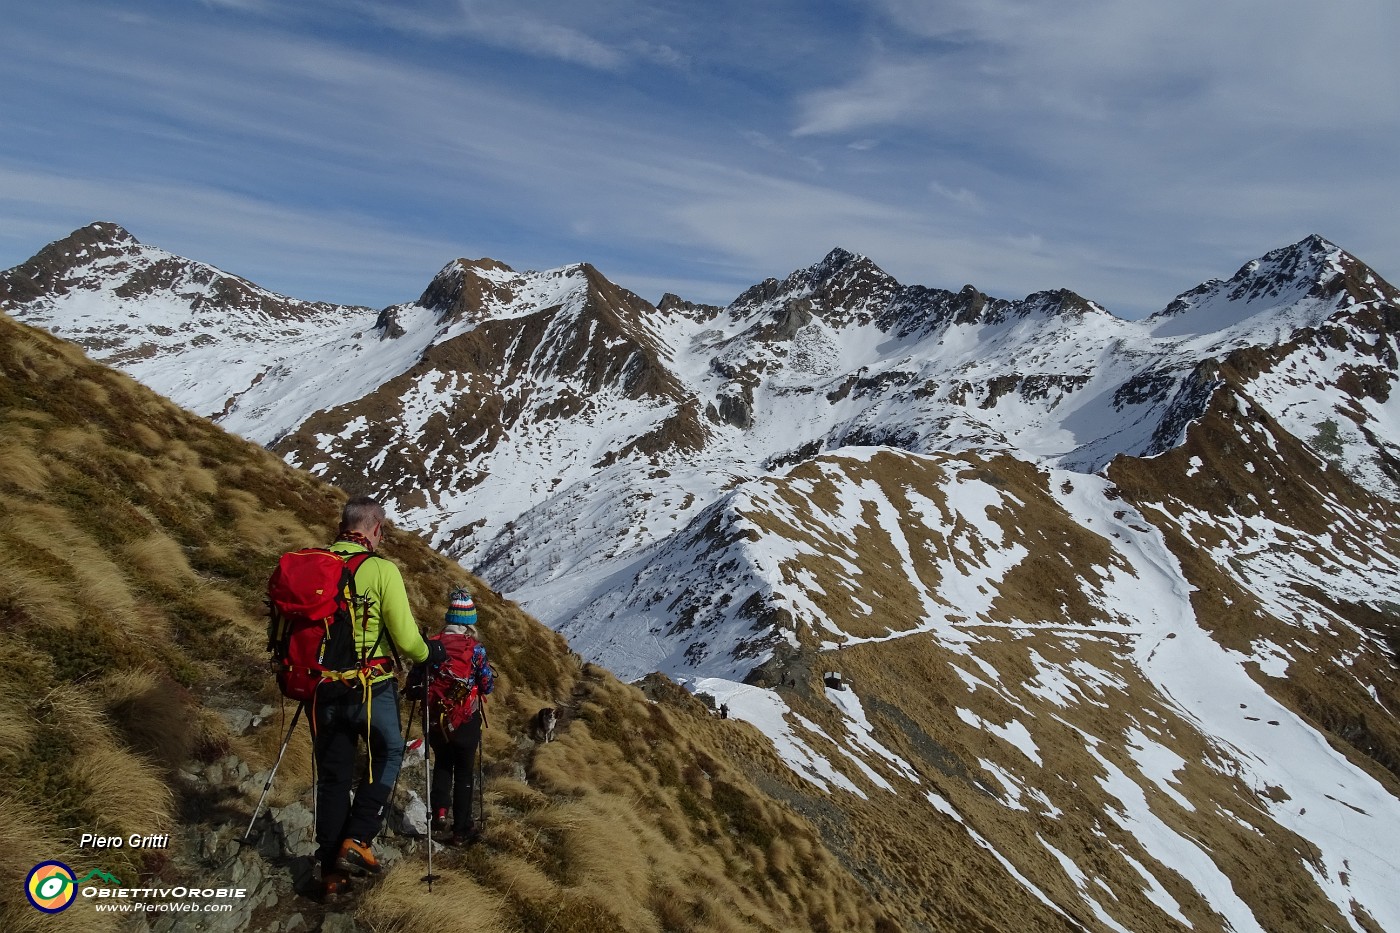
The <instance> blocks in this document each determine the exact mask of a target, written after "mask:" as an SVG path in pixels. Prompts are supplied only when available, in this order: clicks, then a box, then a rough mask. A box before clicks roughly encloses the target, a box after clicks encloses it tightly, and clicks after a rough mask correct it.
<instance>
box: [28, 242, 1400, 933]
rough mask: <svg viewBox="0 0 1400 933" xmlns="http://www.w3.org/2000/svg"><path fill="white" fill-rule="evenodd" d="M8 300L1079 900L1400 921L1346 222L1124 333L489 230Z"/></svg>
mask: <svg viewBox="0 0 1400 933" xmlns="http://www.w3.org/2000/svg"><path fill="white" fill-rule="evenodd" d="M0 305H3V307H4V308H5V309H6V311H7V312H8V313H10V314H12V315H13V316H15V317H17V318H18V319H20V320H23V321H25V322H28V323H31V324H37V325H40V326H43V327H45V328H47V329H49V330H51V331H53V332H54V333H56V334H59V335H60V336H63V337H66V338H68V339H70V340H73V341H75V342H76V343H78V344H79V345H81V346H83V347H84V348H85V349H86V350H87V351H88V352H89V354H91V355H92V356H93V357H95V358H96V359H98V360H101V361H104V362H108V363H110V364H111V365H114V366H117V367H120V368H122V369H124V370H126V371H127V372H129V373H131V374H132V375H133V376H135V377H136V378H137V379H139V380H140V381H142V382H144V383H146V384H147V385H149V386H151V387H152V388H154V389H156V390H157V391H158V392H160V393H162V394H164V395H166V396H168V397H169V398H171V399H173V400H175V401H177V402H179V403H180V404H181V405H184V406H186V407H187V408H190V409H192V410H194V411H196V412H198V413H200V414H203V415H206V416H208V417H210V418H212V419H214V420H215V421H217V422H219V423H220V424H222V425H223V426H225V427H227V428H228V429H230V430H233V431H235V432H237V433H239V434H242V435H244V436H246V437H248V438H250V439H253V440H256V441H258V442H260V443H263V444H265V445H267V446H269V447H270V448H271V449H273V450H275V451H276V452H277V453H279V454H281V455H282V456H283V457H284V458H286V459H287V460H288V461H289V462H291V463H292V464H294V465H297V466H300V467H303V468H305V469H307V470H309V471H311V472H312V473H314V474H316V475H318V476H321V477H323V478H326V479H328V480H330V481H331V482H333V483H335V484H337V485H339V486H341V487H343V488H345V489H347V490H351V491H366V492H373V493H376V494H379V495H382V496H384V497H385V498H386V499H387V500H388V501H389V502H390V503H391V506H392V509H393V512H394V514H395V515H396V517H397V519H398V520H399V521H401V522H402V523H404V524H405V525H407V526H409V527H411V528H414V529H416V530H419V531H421V532H422V533H423V534H424V535H425V536H427V537H428V538H429V539H430V540H431V541H432V542H433V543H434V544H435V546H438V547H440V548H442V549H444V550H445V551H447V552H448V553H450V554H452V555H453V556H455V557H456V558H458V559H459V560H461V561H462V562H463V563H464V564H466V565H467V566H469V567H471V568H472V569H474V570H475V571H476V572H477V573H478V574H479V575H481V576H482V577H483V578H484V579H487V580H489V581H491V583H492V585H493V586H495V587H497V588H499V589H500V590H502V591H504V592H506V593H507V594H508V595H509V596H511V597H512V598H514V599H517V600H519V601H520V602H521V603H522V604H523V605H524V606H525V607H526V608H528V609H529V610H530V611H531V612H533V613H535V614H536V615H538V616H539V617H540V618H541V619H543V620H544V621H546V622H547V623H549V624H550V625H551V626H553V627H555V628H557V629H558V630H560V631H561V632H563V633H564V634H566V635H567V636H568V637H569V639H570V641H571V643H572V644H573V646H574V647H575V648H576V650H578V651H579V652H581V653H582V654H583V655H584V656H586V657H590V658H592V659H595V660H597V661H599V662H600V663H602V664H603V665H605V666H607V667H609V668H611V669H613V670H614V671H615V672H617V673H618V674H619V675H621V676H623V677H625V678H628V679H632V678H638V677H641V676H643V675H645V674H647V673H649V672H651V671H658V670H659V671H662V672H664V673H665V674H667V675H669V676H670V677H672V678H674V679H677V680H680V681H682V682H685V683H687V684H688V685H689V686H690V688H691V689H693V690H697V691H700V692H703V693H706V694H708V695H710V696H712V697H714V698H715V699H716V701H717V702H724V703H726V704H727V705H728V706H729V707H730V708H731V709H732V710H733V711H734V713H735V715H737V716H740V717H742V718H746V719H748V720H749V721H752V722H754V723H755V724H757V725H759V726H760V728H763V729H764V731H765V732H766V733H767V734H768V735H769V736H770V738H772V740H773V741H774V744H775V748H776V749H777V750H778V752H779V754H780V755H782V757H783V758H784V759H785V760H787V761H788V762H789V764H790V766H791V768H792V770H793V771H794V773H796V774H798V775H800V776H801V777H802V778H804V779H805V780H806V781H807V782H808V783H810V784H813V785H816V786H817V787H820V788H822V789H824V790H826V791H829V792H831V793H833V794H835V793H837V792H838V791H844V792H845V793H846V794H847V795H851V796H849V797H847V798H843V799H844V800H846V801H847V803H843V804H842V806H848V805H849V806H852V807H857V808H859V807H861V806H863V805H862V804H859V803H857V802H855V801H857V800H866V801H869V800H873V799H879V798H880V795H881V794H882V793H888V794H892V796H893V798H895V799H898V800H900V801H902V803H901V804H900V806H901V807H902V808H904V809H902V810H901V813H902V817H901V818H903V819H906V820H909V821H913V822H914V823H916V824H919V823H923V822H926V821H934V822H937V821H940V820H942V821H947V820H954V821H956V822H958V823H960V824H962V825H964V826H965V827H966V832H967V833H968V835H969V838H970V839H972V840H973V841H974V842H975V843H976V844H977V845H979V846H983V847H985V848H986V849H987V851H989V852H993V853H996V855H995V857H996V859H997V860H998V861H1000V862H1001V864H1002V865H1003V867H1005V866H1008V865H1009V866H1010V868H1009V869H1008V870H1009V871H1012V873H1013V874H1014V875H1016V876H1017V877H1018V879H1019V880H1020V881H1021V882H1022V883H1023V884H1025V885H1026V887H1027V888H1028V889H1030V890H1032V891H1033V892H1040V894H1039V895H1038V896H1040V898H1041V899H1042V900H1043V901H1044V902H1045V903H1047V904H1053V905H1060V906H1057V907H1056V909H1057V910H1061V912H1062V913H1063V910H1062V905H1064V904H1065V903H1067V900H1066V896H1065V895H1064V894H1063V891H1062V890H1060V886H1064V885H1067V886H1068V887H1067V888H1066V890H1073V891H1075V892H1077V893H1075V894H1074V895H1073V898H1077V903H1080V904H1081V905H1082V906H1083V910H1082V912H1079V913H1074V912H1071V913H1068V914H1065V916H1066V917H1067V919H1068V921H1069V922H1072V923H1073V924H1079V925H1080V926H1082V927H1086V928H1090V929H1129V930H1139V929H1158V928H1163V929H1181V928H1187V927H1190V928H1196V929H1235V930H1245V929H1268V930H1279V929H1299V930H1305V929H1307V930H1311V929H1324V928H1334V929H1357V930H1368V929H1400V886H1397V885H1396V884H1395V882H1394V879H1395V877H1396V875H1395V872H1396V869H1397V864H1396V859H1395V858H1394V857H1393V856H1392V855H1391V854H1390V853H1391V851H1392V849H1393V845H1392V841H1393V839H1394V837H1395V834H1396V833H1397V832H1400V722H1397V720H1396V716H1395V712H1394V711H1396V710H1400V678H1397V667H1396V665H1397V656H1396V651H1397V649H1400V575H1397V569H1400V522H1397V518H1396V499H1397V498H1398V497H1400V400H1397V397H1396V395H1395V389H1396V382H1397V379H1400V365H1397V354H1398V353H1400V344H1398V343H1397V331H1400V291H1397V290H1396V289H1395V288H1394V287H1393V286H1391V285H1389V284H1388V283H1387V282H1385V281H1384V280H1383V279H1381V278H1380V277H1379V276H1378V275H1377V274H1376V273H1375V272H1374V271H1372V270H1371V269H1369V268H1368V267H1367V266H1366V265H1365V264H1364V263H1362V262H1361V261H1360V260H1358V259H1356V258H1355V257H1353V256H1351V255H1349V254H1348V253H1346V252H1345V251H1343V250H1341V249H1340V248H1338V247H1337V246H1335V245H1333V244H1331V243H1329V242H1328V241H1326V240H1324V239H1322V238H1320V237H1309V238H1307V239H1305V240H1302V241H1300V242H1298V243H1296V244H1293V245H1291V246H1288V247H1285V248H1282V249H1278V250H1275V251H1273V252H1270V253H1267V254H1266V255H1264V256H1262V257H1261V258H1259V259H1257V260H1254V261H1251V262H1249V263H1247V264H1245V265H1244V266H1243V267H1242V268H1241V269H1240V270H1239V271H1238V272H1236V273H1235V274H1234V275H1233V276H1232V277H1230V278H1229V279H1224V280H1212V281H1210V282H1207V283H1204V284H1202V285H1200V286H1198V287H1196V288H1194V289H1192V290H1190V291H1188V292H1186V293H1184V294H1182V295H1180V296H1178V297H1177V298H1175V299H1174V300H1172V301H1171V302H1170V303H1168V304H1167V305H1166V306H1165V308H1164V309H1163V310H1162V311H1161V312H1159V313H1157V314H1155V315H1152V316H1151V317H1149V318H1147V319H1145V320H1140V321H1127V320H1122V319H1120V318H1117V317H1115V316H1113V315H1112V314H1110V313H1109V312H1107V311H1106V310H1104V309H1103V308H1101V307H1100V306H1099V305H1097V304H1095V303H1094V302H1092V301H1090V300H1088V299H1085V298H1083V297H1080V296H1078V295H1075V294H1073V293H1071V292H1067V291H1057V292H1041V293H1037V294H1034V295H1030V296H1028V297H1026V298H1024V299H1021V300H1006V299H1000V298H994V297H990V296H987V295H984V294H982V293H981V292H979V291H978V290H977V289H975V288H974V287H972V286H970V285H969V286H966V287H964V288H962V289H961V290H960V291H957V292H952V291H944V290H940V289H932V288H926V287H923V286H909V285H903V284H901V283H899V282H897V281H895V280H894V279H893V278H891V277H890V276H889V275H887V274H886V273H884V272H883V271H882V270H880V269H879V267H878V266H877V265H876V264H875V263H874V262H872V261H871V260H870V259H868V258H865V257H862V256H857V255H854V254H852V253H849V252H846V251H844V250H840V249H837V250H833V251H832V252H831V253H830V254H829V255H827V256H826V257H825V258H824V259H823V260H822V261H821V262H819V263H817V264H815V265H813V266H811V267H809V268H807V269H803V270H799V271H796V272H793V273H792V274H791V275H788V276H787V277H786V278H784V279H782V280H778V279H769V280H767V281H765V282H762V283H759V284H757V285H755V286H753V287H752V288H750V289H748V290H747V291H745V292H744V293H743V294H741V295H739V296H738V297H737V298H736V299H735V300H734V301H733V302H732V303H730V304H729V305H728V306H726V307H715V306H708V305H699V304H695V303H691V302H687V301H685V300H683V299H681V298H679V297H677V296H673V295H667V296H665V297H664V298H662V300H661V301H660V302H659V303H657V304H656V305H652V304H650V303H649V302H647V301H645V300H643V299H641V298H639V297H638V296H636V295H634V294H632V293H630V292H628V291H626V290H625V289H622V288H619V287H618V286H616V285H614V284H612V283H611V282H609V281H608V280H607V279H606V278H605V277H604V276H603V275H602V274H601V273H600V272H599V271H598V270H597V269H595V268H593V267H592V266H589V265H587V264H580V265H576V266H569V267H565V268H562V269H556V270H551V271H548V272H516V271H514V270H512V269H510V268H509V267H507V266H505V265H503V264H501V263H499V262H496V261H494V260H490V259H482V260H475V261H469V260H465V259H462V260H455V261H453V262H451V263H449V264H448V265H447V266H446V267H445V268H444V269H443V270H442V271H441V272H440V273H439V274H438V275H437V276H436V277H435V278H434V279H433V280H432V282H430V283H429V284H428V286H427V288H426V289H425V291H424V292H423V294H422V295H421V296H420V297H419V298H418V299H417V300H416V301H412V302H406V303H404V304H401V305H396V306H393V307H389V308H385V309H382V310H379V311H375V310H373V309H369V308H353V307H339V306H329V305H322V304H314V303H309V302H302V301H297V300H295V299H290V298H286V297H283V296H279V295H274V294H272V293H269V292H267V291H265V290H263V289H260V288H258V287H257V286H255V285H252V284H251V283H249V282H246V281H244V280H242V279H239V278H237V277H235V276H231V275H228V274H227V273H223V272H220V271H219V270H216V269H213V268H212V267H209V266H206V265H203V264H200V263H197V262H193V261H190V260H185V259H181V258H179V257H175V256H173V255H171V254H169V253H165V252H163V251H161V250H159V249H155V248H153V247H149V246H145V245H142V244H140V243H138V242H137V241H136V240H135V239H134V238H132V237H131V235H130V234H128V233H127V232H126V231H124V230H122V229H121V228H120V227H117V226H115V225H113V224H101V223H100V224H93V225H90V226H88V227H85V228H83V229H81V230H78V231H76V232H75V233H73V234H72V235H71V236H69V237H67V238H65V239H64V240H61V241H59V242H57V243H54V244H51V245H49V246H47V247H45V248H44V249H43V250H41V251H40V252H39V253H38V254H37V255H36V256H35V257H34V258H33V259H32V260H30V261H29V262H27V263H25V264H23V265H21V266H18V267H16V268H14V269H11V270H9V271H7V272H5V273H3V274H0ZM828 671H830V672H833V673H836V672H839V673H841V674H842V676H843V679H844V681H845V682H846V684H847V685H849V687H851V688H853V689H844V690H841V689H836V688H835V687H832V686H827V685H825V684H824V683H823V676H822V675H823V674H824V673H826V672H828ZM834 682H835V681H834V680H833V683H834ZM931 773H943V774H944V776H945V777H948V778H949V780H953V779H954V778H956V779H957V781H956V782H955V783H957V786H958V787H960V788H962V789H961V790H960V791H959V792H958V793H948V792H946V791H945V792H943V793H936V792H934V791H933V790H931V789H930V788H929V784H928V781H929V777H928V776H929V774H931ZM959 782H960V783H959ZM1089 788H1092V789H1093V792H1092V793H1090V791H1089ZM916 805H917V806H916ZM828 819H829V820H830V822H831V825H832V826H839V824H840V822H841V818H840V817H839V816H836V815H829V817H828ZM1096 839H1097V840H1099V842H1097V843H1095V842H1092V841H1093V840H1096ZM1086 847H1087V848H1086ZM1096 847H1097V848H1096ZM932 857H936V856H932ZM1261 870H1262V871H1263V872H1266V873H1267V877H1266V876H1265V875H1264V874H1263V873H1261ZM1052 878H1054V879H1058V880H1053V881H1052V880H1050V879H1052ZM1280 892H1285V893H1286V895H1287V898H1289V899H1291V900H1289V901H1288V902H1287V905H1288V906H1284V905H1282V904H1280V902H1279V895H1280ZM1149 918H1150V920H1149Z"/></svg>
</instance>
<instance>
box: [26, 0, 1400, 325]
mask: <svg viewBox="0 0 1400 933" xmlns="http://www.w3.org/2000/svg"><path fill="white" fill-rule="evenodd" d="M8 7H9V8H8V9H7V11H6V13H5V17H4V23H5V25H4V29H2V30H0V89H3V93H0V121H2V122H0V126H3V129H4V132H3V133H0V268H7V267H9V266H11V265H14V264H16V263H19V262H21V261H23V260H24V259H26V258H28V257H29V256H30V255H32V254H33V253H34V252H36V251H37V250H38V249H39V248H40V247H41V246H43V245H44V244H45V243H47V242H49V241H51V240H54V239H57V238H58V237H61V236H63V235H65V234H66V233H68V232H69V231H71V230H72V229H74V228H76V227H78V226H81V225H83V224H85V223H89V222H91V221H94V220H111V221H116V222H117V223H120V224H122V225H124V226H125V227H126V228H127V229H129V230H130V231H131V232H132V233H133V234H135V235H136V236H137V238H139V239H141V240H142V241H144V242H147V243H151V244H153V245H156V246H160V247H163V248H165V249H168V250H171V251H172V252H176V253H179V254H181V255H185V256H189V257H191V258H194V259H199V260H202V261H205V262H209V263H212V264H214V265H216V266H219V267H220V268H223V269H225V270H227V271H230V272H234V273H237V274H239V275H242V276H245V277H247V278H249V279H251V280H253V281H254V282H257V283H258V284H260V285H263V286H266V287H268V288H272V289H274V290H276V291H280V292H284V293H287V294H291V295H294V296H296V297H302V298H314V299H323V300H329V301H337V302H344V303H356V304H367V305H371V306H374V307H380V306H384V305H387V304H391V303H396V302H399V301H404V300H409V299H412V298H415V297H417V295H418V294H419V293H420V292H421V291H422V289H423V287H424V286H425V285H426V284H427V282H428V280H429V279H430V278H431V276H432V275H433V273H435V272H436V271H437V270H438V269H439V268H441V267H442V266H443V265H444V264H445V263H446V262H447V261H449V260H450V259H453V258H456V257H459V256H466V257H472V258H477V257H481V256H490V257H492V258H495V259H498V260H500V261H502V262H505V263H507V264H508V265H511V266H513V267H515V268H517V269H546V268H553V267H556V266H560V265H565V264H568V263H572V262H579V261H587V262H591V263H593V264H594V265H595V266H597V267H598V268H599V269H600V270H601V271H602V272H603V273H604V274H605V275H607V276H608V277H609V278H611V279H613V280H614V281H616V282H618V283H619V284H621V285H624V286H625V287H628V288H630V289H632V290H633V291H636V292H637V293H638V294H640V295H642V296H643V297H644V298H648V299H650V300H652V301H655V300H657V299H658V298H659V297H660V295H661V294H662V293H663V292H665V291H672V292H676V293H678V294H680V295H681V296H683V297H685V298H689V299H692V300H697V301H709V302H715V303H721V304H723V303H727V302H728V301H730V300H731V299H733V298H734V297H735V296H736V295H737V294H738V293H739V292H740V291H741V290H742V289H743V288H745V287H747V286H748V285H751V284H753V283H755V282H757V281H760V280H762V279H763V278H766V277H768V276H776V277H782V276H784V275H786V274H787V273H788V272H790V271H792V270H794V269H796V268H799V267H803V266H806V265H810V264H811V263H813V262H816V261H817V260H819V259H821V257H822V256H823V255H825V254H826V252H827V251H828V250H830V249H831V248H832V247H835V246H842V247H845V248H847V249H850V250H853V251H856V252H860V253H864V254H866V255H868V256H870V257H871V258H872V259H873V260H875V262H877V263H878V264H879V265H880V266H882V267H883V268H884V269H886V271H888V272H890V273H891V274H892V275H894V276H895V277H896V278H898V279H899V280H900V281H902V282H905V283H907V284H923V285H929V286H933V287H941V288H949V289H958V288H960V287H961V286H962V285H963V284H965V283H972V284H973V285H976V286H977V287H978V288H980V289H982V290H983V291H986V292H989V293H990V294H993V295H995V296H998V297H1005V298H1019V297H1022V296H1024V295H1026V294H1028V293H1030V292H1033V291H1038V290H1041V289H1050V288H1070V289H1073V290H1074V291H1077V292H1079V293H1080V294H1082V295H1084V296H1085V297H1088V298H1091V299H1093V300H1095V301H1098V302H1099V303H1101V304H1103V305H1104V306H1105V307H1107V308H1108V309H1109V310H1111V311H1113V312H1115V313H1117V314H1119V315H1121V316H1125V317H1136V316H1141V315H1143V314H1147V313H1150V312H1152V311H1155V310H1158V309H1160V308H1161V307H1163V306H1164V305H1165V304H1167V302H1168V301H1170V299H1171V298H1172V297H1174V296H1175V295H1176V294H1177V293H1179V292H1181V291H1184V290H1185V289H1187V288H1190V287H1192V286H1194V285H1196V284H1197V283H1199V282H1200V281H1202V280H1204V279H1207V278H1210V277H1213V276H1228V275H1230V274H1232V273H1233V272H1234V271H1235V269H1236V268H1237V267H1238V266H1239V265H1240V264H1241V263H1243V262H1244V261H1246V260H1248V259H1251V258H1253V257H1255V256H1258V255H1260V254H1262V253H1263V252H1266V251H1267V250H1269V249H1272V248H1275V247H1278V246H1283V245H1286V244H1288V243H1291V242H1294V241H1296V240H1298V239H1301V238H1302V237H1304V236H1306V235H1307V234H1309V233H1320V234H1322V235H1323V236H1325V237H1328V238H1329V239H1331V240H1333V241H1334V242H1336V243H1338V244H1339V245H1341V246H1342V247H1344V248H1346V249H1348V250H1350V251H1352V252H1353V253H1355V254H1356V255H1357V256H1359V257H1360V258H1361V259H1362V260H1364V261H1366V262H1368V263H1370V264H1371V265H1372V266H1374V267H1375V268H1376V270H1377V271H1378V272H1379V273H1380V274H1381V275H1382V276H1385V277H1387V278H1389V279H1390V280H1391V281H1397V282H1400V210H1397V205H1398V204H1400V171H1397V166H1400V56H1397V55H1396V53H1395V47H1396V45H1397V42H1400V4H1396V3H1395V2H1394V0H1333V2H1330V3H1326V4H1321V3H1316V2H1306V3H1304V2H1298V0H1176V2H1173V3H1163V2H1161V0H1151V2H1147V0H1061V2H1056V3H1045V2H1034V0H955V2H945V0H870V2H865V3H846V2H835V0H819V2H792V0H772V2H762V0H760V2H754V0H745V2H735V0H709V2H706V3H694V2H672V0H649V2H646V3H634V2H622V0H569V2H555V0H542V2H536V3H525V4H521V3H512V2H506V0H398V2H389V0H382V2H357V0H205V2H196V0H150V2H122V0H102V2H78V0H49V2H45V3H15V4H9V5H8Z"/></svg>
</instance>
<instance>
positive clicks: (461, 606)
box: [445, 589, 476, 625]
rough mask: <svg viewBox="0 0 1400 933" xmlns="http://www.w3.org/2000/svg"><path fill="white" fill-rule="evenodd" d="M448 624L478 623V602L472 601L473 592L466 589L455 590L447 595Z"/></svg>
mask: <svg viewBox="0 0 1400 933" xmlns="http://www.w3.org/2000/svg"><path fill="white" fill-rule="evenodd" d="M445 621H446V623H447V624H448V625H475V624H476V603H474V602H472V594H471V593H468V592H467V591H466V590H462V589H456V590H453V591H452V593H451V595H449V596H448V597H447V618H446V620H445Z"/></svg>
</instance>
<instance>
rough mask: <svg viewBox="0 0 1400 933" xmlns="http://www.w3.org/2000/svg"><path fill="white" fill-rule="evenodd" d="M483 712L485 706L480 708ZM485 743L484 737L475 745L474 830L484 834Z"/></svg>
mask: <svg viewBox="0 0 1400 933" xmlns="http://www.w3.org/2000/svg"><path fill="white" fill-rule="evenodd" d="M482 712H485V708H484V707H483V708H482ZM485 744H486V740H485V738H483V739H482V740H481V741H480V742H478V743H477V746H476V831H477V833H478V834H480V835H483V836H484V835H485V834H486V777H485V766H484V765H483V764H482V761H483V759H484V758H485V752H484V751H483V750H482V746H484V745H485Z"/></svg>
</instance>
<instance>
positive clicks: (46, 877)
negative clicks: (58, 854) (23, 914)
mask: <svg viewBox="0 0 1400 933" xmlns="http://www.w3.org/2000/svg"><path fill="white" fill-rule="evenodd" d="M75 881H76V879H75V878H74V877H73V869H71V868H69V867H68V866H67V865H65V864H63V863H62V862H40V863H39V864H38V865H35V866H34V867H33V868H32V869H30V871H29V877H28V878H25V879H24V893H25V896H27V897H28V898H29V903H31V904H33V905H34V907H35V909H36V910H42V911H43V912H44V913H46V914H56V913H58V912H59V911H60V910H66V909H67V908H68V905H69V904H71V903H73V899H74V898H75V897H77V896H78V885H77V884H76V883H75Z"/></svg>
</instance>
